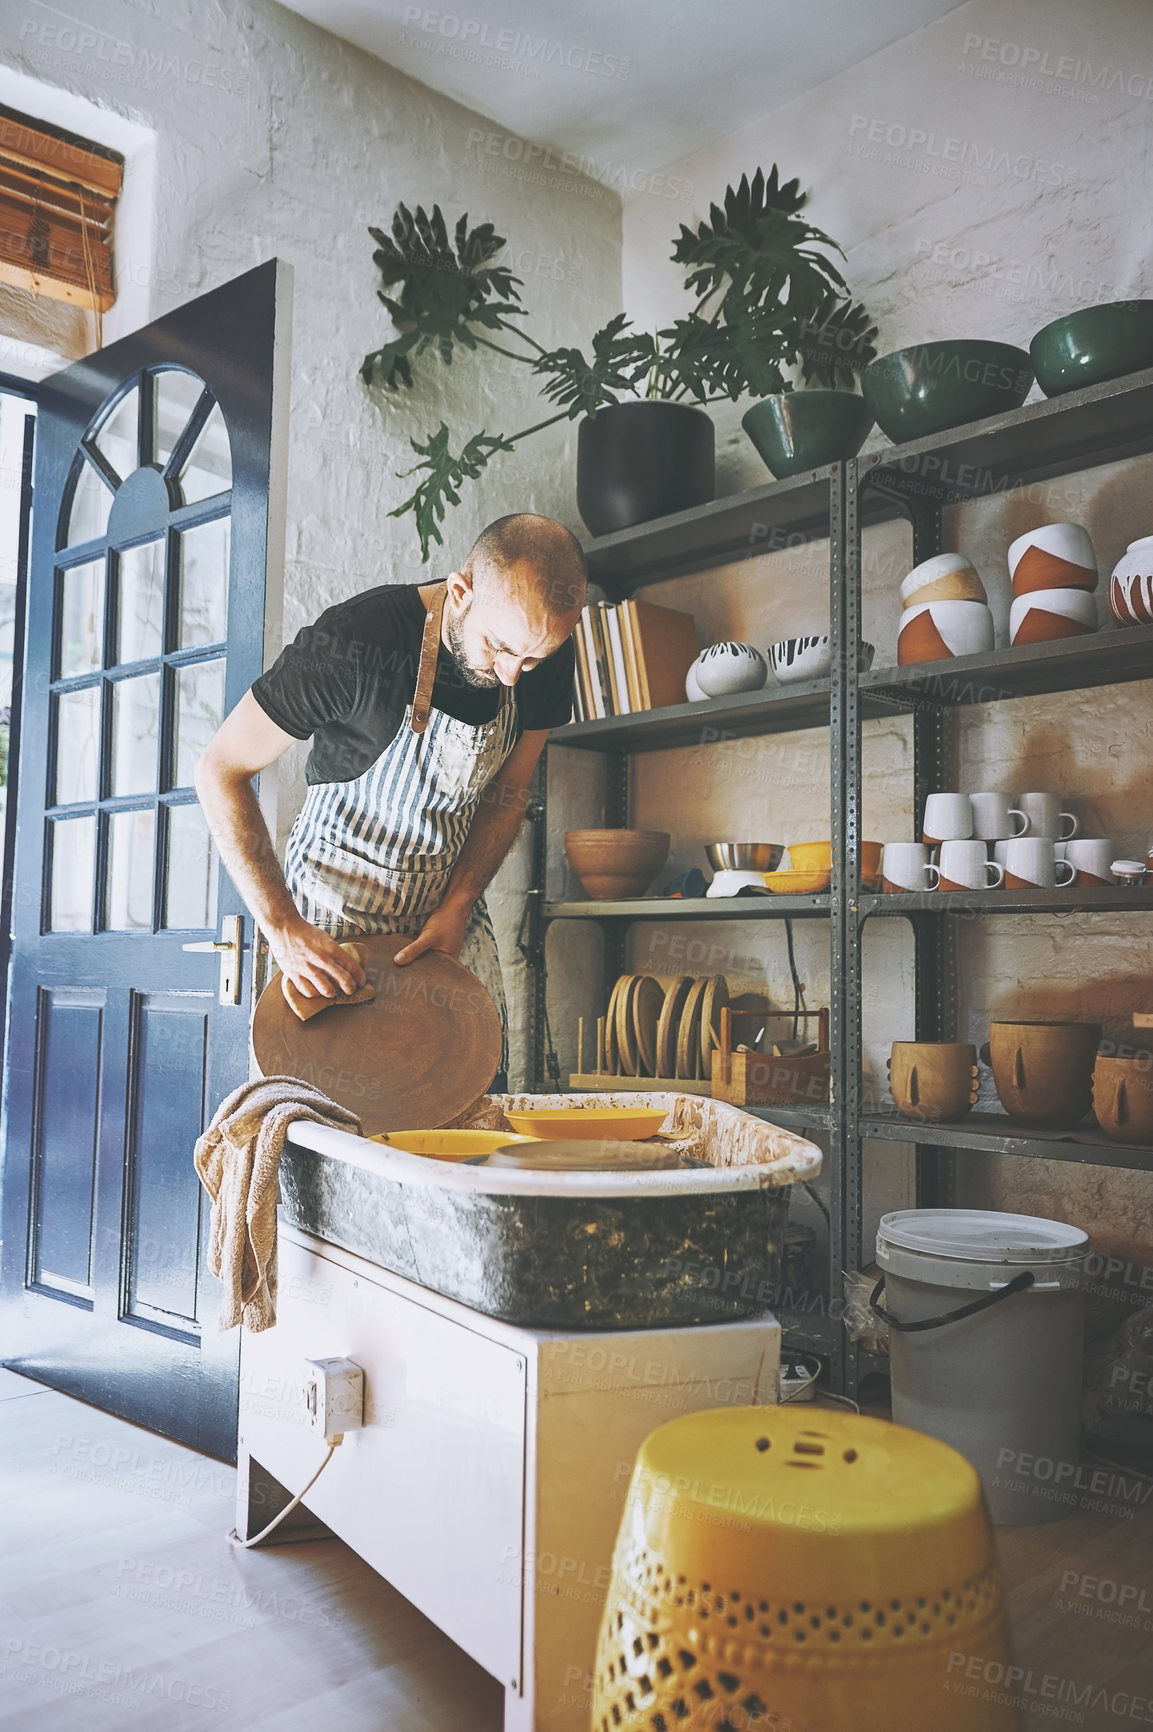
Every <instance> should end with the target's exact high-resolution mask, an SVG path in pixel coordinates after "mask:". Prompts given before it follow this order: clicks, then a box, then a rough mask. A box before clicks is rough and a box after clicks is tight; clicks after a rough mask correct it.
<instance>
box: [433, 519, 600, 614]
mask: <svg viewBox="0 0 1153 1732" xmlns="http://www.w3.org/2000/svg"><path fill="white" fill-rule="evenodd" d="M518 565H528V566H532V567H533V568H534V569H535V570H536V572H537V573H538V574H539V579H540V593H541V596H542V599H543V600H544V602H545V605H546V606H547V608H548V610H549V612H550V613H555V614H566V613H571V612H572V611H573V609H574V608H578V607H580V606H582V605H583V603H584V598H585V587H586V585H587V583H588V567H587V565H586V564H585V556H584V553H583V552H582V551H581V544H580V542H579V541H578V540H577V538H576V536H575V535H574V534H573V533H572V531H571V530H569V529H566V528H565V527H564V524H563V523H558V522H557V521H556V519H555V518H553V517H540V516H538V515H537V513H536V512H533V511H514V512H512V513H510V514H509V516H507V517H498V518H497V519H496V520H495V521H494V522H493V523H490V524H489V525H488V526H487V528H485V529H482V530H481V532H480V534H479V535H478V536H477V538H476V540H475V541H474V542H473V545H472V547H471V549H470V551H469V555H468V558H467V559H466V560H465V562H464V564H463V566H462V567H461V570H462V571H463V572H464V573H465V575H466V576H468V577H471V578H473V579H474V581H475V579H476V578H477V577H478V576H482V577H483V576H484V575H485V574H487V573H493V574H497V575H499V574H502V573H505V572H508V571H511V570H512V569H513V568H514V567H515V566H518Z"/></svg>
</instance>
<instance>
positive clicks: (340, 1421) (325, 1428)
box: [304, 1359, 364, 1443]
mask: <svg viewBox="0 0 1153 1732" xmlns="http://www.w3.org/2000/svg"><path fill="white" fill-rule="evenodd" d="M304 1410H305V1413H306V1415H307V1417H308V1424H309V1426H310V1428H311V1429H312V1430H313V1431H318V1432H322V1433H323V1434H324V1441H325V1442H326V1443H336V1442H338V1441H339V1439H340V1438H342V1437H343V1436H344V1434H345V1432H346V1431H359V1430H360V1428H361V1426H362V1425H363V1424H364V1372H363V1371H362V1370H361V1368H360V1366H359V1365H357V1364H356V1362H355V1360H352V1359H306V1360H305V1362H304Z"/></svg>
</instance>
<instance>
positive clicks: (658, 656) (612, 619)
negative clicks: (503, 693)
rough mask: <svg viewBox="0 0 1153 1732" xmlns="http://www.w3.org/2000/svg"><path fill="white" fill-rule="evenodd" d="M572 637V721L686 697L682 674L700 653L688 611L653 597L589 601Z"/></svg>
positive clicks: (679, 701) (622, 713)
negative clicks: (574, 669)
mask: <svg viewBox="0 0 1153 1732" xmlns="http://www.w3.org/2000/svg"><path fill="white" fill-rule="evenodd" d="M573 636H574V641H575V643H576V659H577V677H576V689H575V693H574V704H573V715H574V719H575V720H576V721H578V722H586V721H587V722H591V721H593V720H595V719H596V718H597V717H598V716H627V715H631V714H632V713H633V712H634V711H636V710H659V709H664V708H665V707H666V706H667V705H669V704H683V703H684V702H685V701H686V699H685V675H686V674H687V673H688V671H689V669H690V667H692V665H693V663H694V661H696V659H697V652H698V644H697V627H696V621H695V620H694V619H693V616H692V614H691V613H681V612H679V611H678V610H677V609H676V608H671V607H658V606H657V605H656V604H655V602H651V601H622V602H619V603H618V604H617V605H616V606H613V605H611V604H610V603H609V602H604V601H593V602H590V603H589V604H588V606H587V607H586V608H585V609H584V611H583V612H582V614H581V617H580V624H579V625H578V627H577V629H576V631H575V633H574V634H573Z"/></svg>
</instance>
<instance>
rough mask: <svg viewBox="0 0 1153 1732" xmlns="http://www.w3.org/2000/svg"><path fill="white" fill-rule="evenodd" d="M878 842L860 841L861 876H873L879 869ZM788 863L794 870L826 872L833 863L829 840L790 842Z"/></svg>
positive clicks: (879, 853)
mask: <svg viewBox="0 0 1153 1732" xmlns="http://www.w3.org/2000/svg"><path fill="white" fill-rule="evenodd" d="M881 848H882V844H881V843H880V842H862V843H861V876H862V877H863V878H875V877H876V876H877V875H878V873H879V872H880V870H881ZM789 863H790V865H791V866H792V869H793V871H794V872H828V871H830V870H831V868H832V864H833V844H832V843H831V842H790V843H789Z"/></svg>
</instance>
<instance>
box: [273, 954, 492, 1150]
mask: <svg viewBox="0 0 1153 1732" xmlns="http://www.w3.org/2000/svg"><path fill="white" fill-rule="evenodd" d="M410 942H411V939H410V938H407V937H405V936H403V935H402V934H399V933H387V934H380V935H378V936H376V937H372V938H360V937H358V938H357V939H356V943H357V944H358V945H359V946H360V948H361V954H362V956H363V959H364V963H363V966H364V972H365V974H366V975H367V976H368V979H369V980H370V981H371V983H372V985H373V986H374V987H375V988H376V997H375V998H373V999H371V1000H370V1001H369V1002H368V1003H367V1004H340V1003H335V1004H333V1005H332V1007H331V1008H330V1009H328V1010H325V1011H322V1012H320V1013H319V1014H318V1015H316V1016H314V1017H312V1018H311V1019H310V1020H309V1021H308V1022H301V1020H300V1018H299V1017H298V1016H297V1015H296V1014H295V1012H294V1011H293V1010H292V1009H291V1007H290V1006H289V1004H288V1002H287V1000H286V999H285V996H284V992H283V990H282V987H281V981H280V976H279V974H276V975H274V976H273V978H272V979H271V980H270V981H269V983H268V985H267V986H266V987H265V989H264V991H263V992H262V993H261V995H260V1002H259V1003H258V1004H257V1006H256V1011H255V1014H254V1016H253V1019H252V1050H253V1053H254V1055H255V1058H256V1063H257V1065H258V1066H259V1068H260V1071H261V1074H262V1075H263V1076H290V1077H297V1078H299V1080H300V1081H301V1082H308V1083H311V1084H312V1086H313V1087H314V1088H317V1089H320V1091H321V1092H322V1093H323V1094H326V1095H328V1096H329V1097H330V1099H332V1100H334V1101H338V1102H339V1103H340V1105H341V1106H344V1107H348V1108H349V1109H350V1111H352V1112H354V1113H356V1114H357V1115H358V1117H359V1119H360V1122H361V1127H362V1129H363V1131H364V1134H365V1136H375V1134H376V1133H377V1132H378V1131H412V1130H435V1129H436V1127H437V1126H438V1125H444V1124H447V1123H448V1121H449V1120H450V1119H453V1118H455V1117H456V1116H457V1114H458V1113H461V1112H463V1111H464V1109H465V1107H467V1106H471V1105H472V1102H473V1101H474V1100H476V1099H477V1097H478V1096H479V1095H482V1094H483V1093H484V1092H485V1090H486V1089H487V1088H488V1086H489V1084H490V1083H491V1082H492V1079H493V1077H494V1075H495V1074H496V1070H497V1067H498V1065H499V1064H500V1055H501V1029H500V1017H499V1015H498V1014H497V1009H496V1006H495V1005H494V1004H493V1002H492V999H491V998H490V997H489V995H488V993H487V992H486V991H485V989H484V987H483V986H482V985H481V983H480V981H479V980H478V979H477V978H476V975H475V974H472V973H471V972H470V971H469V970H468V969H467V968H465V967H464V966H463V965H462V964H461V963H459V962H457V961H455V959H454V958H453V957H451V956H446V955H445V954H444V952H443V951H440V950H426V951H425V953H424V955H423V956H419V957H417V959H416V961H415V962H410V963H408V964H407V965H406V966H405V967H404V968H397V967H396V965H395V964H394V962H393V960H392V959H393V957H394V956H395V955H396V952H397V951H398V950H402V949H403V948H404V946H405V945H406V944H408V943H410Z"/></svg>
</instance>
